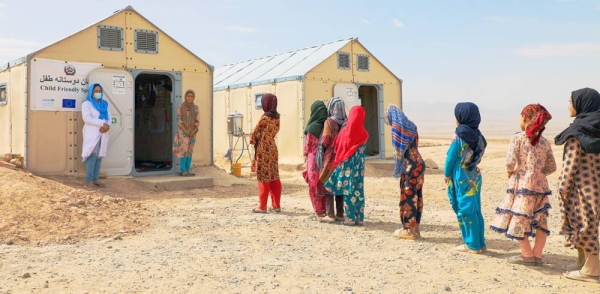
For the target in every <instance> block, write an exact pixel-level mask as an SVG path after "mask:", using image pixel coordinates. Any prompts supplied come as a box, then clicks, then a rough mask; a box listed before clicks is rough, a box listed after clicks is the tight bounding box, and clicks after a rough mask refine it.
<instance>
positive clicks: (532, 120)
mask: <svg viewBox="0 0 600 294" xmlns="http://www.w3.org/2000/svg"><path fill="white" fill-rule="evenodd" d="M521 115H522V116H523V117H524V118H526V119H527V120H528V121H529V125H528V126H527V127H526V128H525V134H527V137H529V142H531V145H533V146H535V145H537V143H538V142H539V141H540V137H541V136H542V132H544V130H545V129H546V124H547V123H548V121H549V120H551V119H552V115H550V112H548V110H546V108H545V107H544V106H542V105H540V104H529V105H527V106H525V108H523V111H521Z"/></svg>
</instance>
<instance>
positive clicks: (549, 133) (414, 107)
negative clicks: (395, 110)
mask: <svg viewBox="0 0 600 294" xmlns="http://www.w3.org/2000/svg"><path fill="white" fill-rule="evenodd" d="M455 105H456V104H455V103H417V102H415V101H410V100H409V101H406V100H405V101H404V105H403V106H404V111H405V113H406V115H407V116H408V117H409V118H410V119H411V120H413V121H414V122H415V124H417V126H418V128H419V133H420V134H421V136H441V135H444V136H446V135H448V136H449V135H451V134H452V132H453V131H454V129H455V127H456V123H455V119H454V107H455ZM525 105H526V104H515V103H513V104H502V102H498V103H497V104H496V103H489V105H481V104H479V105H478V106H479V111H480V112H481V120H482V121H481V126H480V129H481V131H482V132H483V133H484V134H485V135H486V136H491V137H508V136H510V135H512V134H514V133H515V132H518V131H520V128H519V118H520V116H521V110H522V109H523V107H524V106H525ZM544 106H545V107H546V108H547V109H548V111H549V112H550V113H551V114H552V116H553V118H552V120H551V121H550V122H549V123H548V125H547V126H546V131H545V136H546V137H548V138H550V137H553V136H555V135H556V134H558V133H559V132H560V131H562V130H564V129H565V128H566V127H567V126H568V125H569V124H570V123H571V122H572V121H573V119H572V118H570V117H568V110H567V107H566V106H558V107H557V106H556V105H544Z"/></svg>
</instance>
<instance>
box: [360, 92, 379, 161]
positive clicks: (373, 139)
mask: <svg viewBox="0 0 600 294" xmlns="http://www.w3.org/2000/svg"><path fill="white" fill-rule="evenodd" d="M358 97H359V98H360V103H361V106H362V107H363V108H364V109H365V129H367V132H369V140H368V141H367V150H366V151H367V154H366V156H370V157H372V156H379V155H380V154H381V152H380V141H379V139H380V135H381V132H380V129H379V123H380V121H379V95H378V89H377V88H376V87H375V86H368V85H364V86H360V87H358Z"/></svg>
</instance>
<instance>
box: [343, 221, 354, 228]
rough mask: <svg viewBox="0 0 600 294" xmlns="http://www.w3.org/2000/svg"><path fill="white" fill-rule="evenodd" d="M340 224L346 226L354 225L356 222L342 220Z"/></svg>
mask: <svg viewBox="0 0 600 294" xmlns="http://www.w3.org/2000/svg"><path fill="white" fill-rule="evenodd" d="M342 225H344V226H348V227H354V226H355V225H356V222H347V221H343V222H342Z"/></svg>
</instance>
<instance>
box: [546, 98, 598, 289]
mask: <svg viewBox="0 0 600 294" xmlns="http://www.w3.org/2000/svg"><path fill="white" fill-rule="evenodd" d="M570 102H571V103H570V105H569V111H570V114H571V117H575V119H574V120H573V123H571V125H570V126H569V127H568V128H567V129H566V130H564V131H563V132H562V133H560V134H559V135H558V136H557V137H556V138H555V143H556V144H558V145H562V144H565V149H564V154H563V169H562V172H561V175H560V178H559V179H558V182H559V184H558V194H559V195H560V201H559V204H560V212H561V215H562V225H561V228H560V233H561V234H562V235H564V236H565V237H566V241H567V243H568V244H569V245H570V246H572V247H573V248H576V249H578V250H579V251H580V252H583V264H582V265H581V269H580V270H575V271H569V272H566V273H565V274H564V275H565V276H566V277H567V278H569V279H574V280H579V281H586V282H594V283H598V282H600V281H599V277H600V261H599V260H598V251H599V250H600V248H599V244H598V226H599V222H600V187H599V184H598V183H600V94H599V93H598V91H596V90H594V89H590V88H583V89H580V90H577V91H574V92H573V93H572V94H571V101H570Z"/></svg>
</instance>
